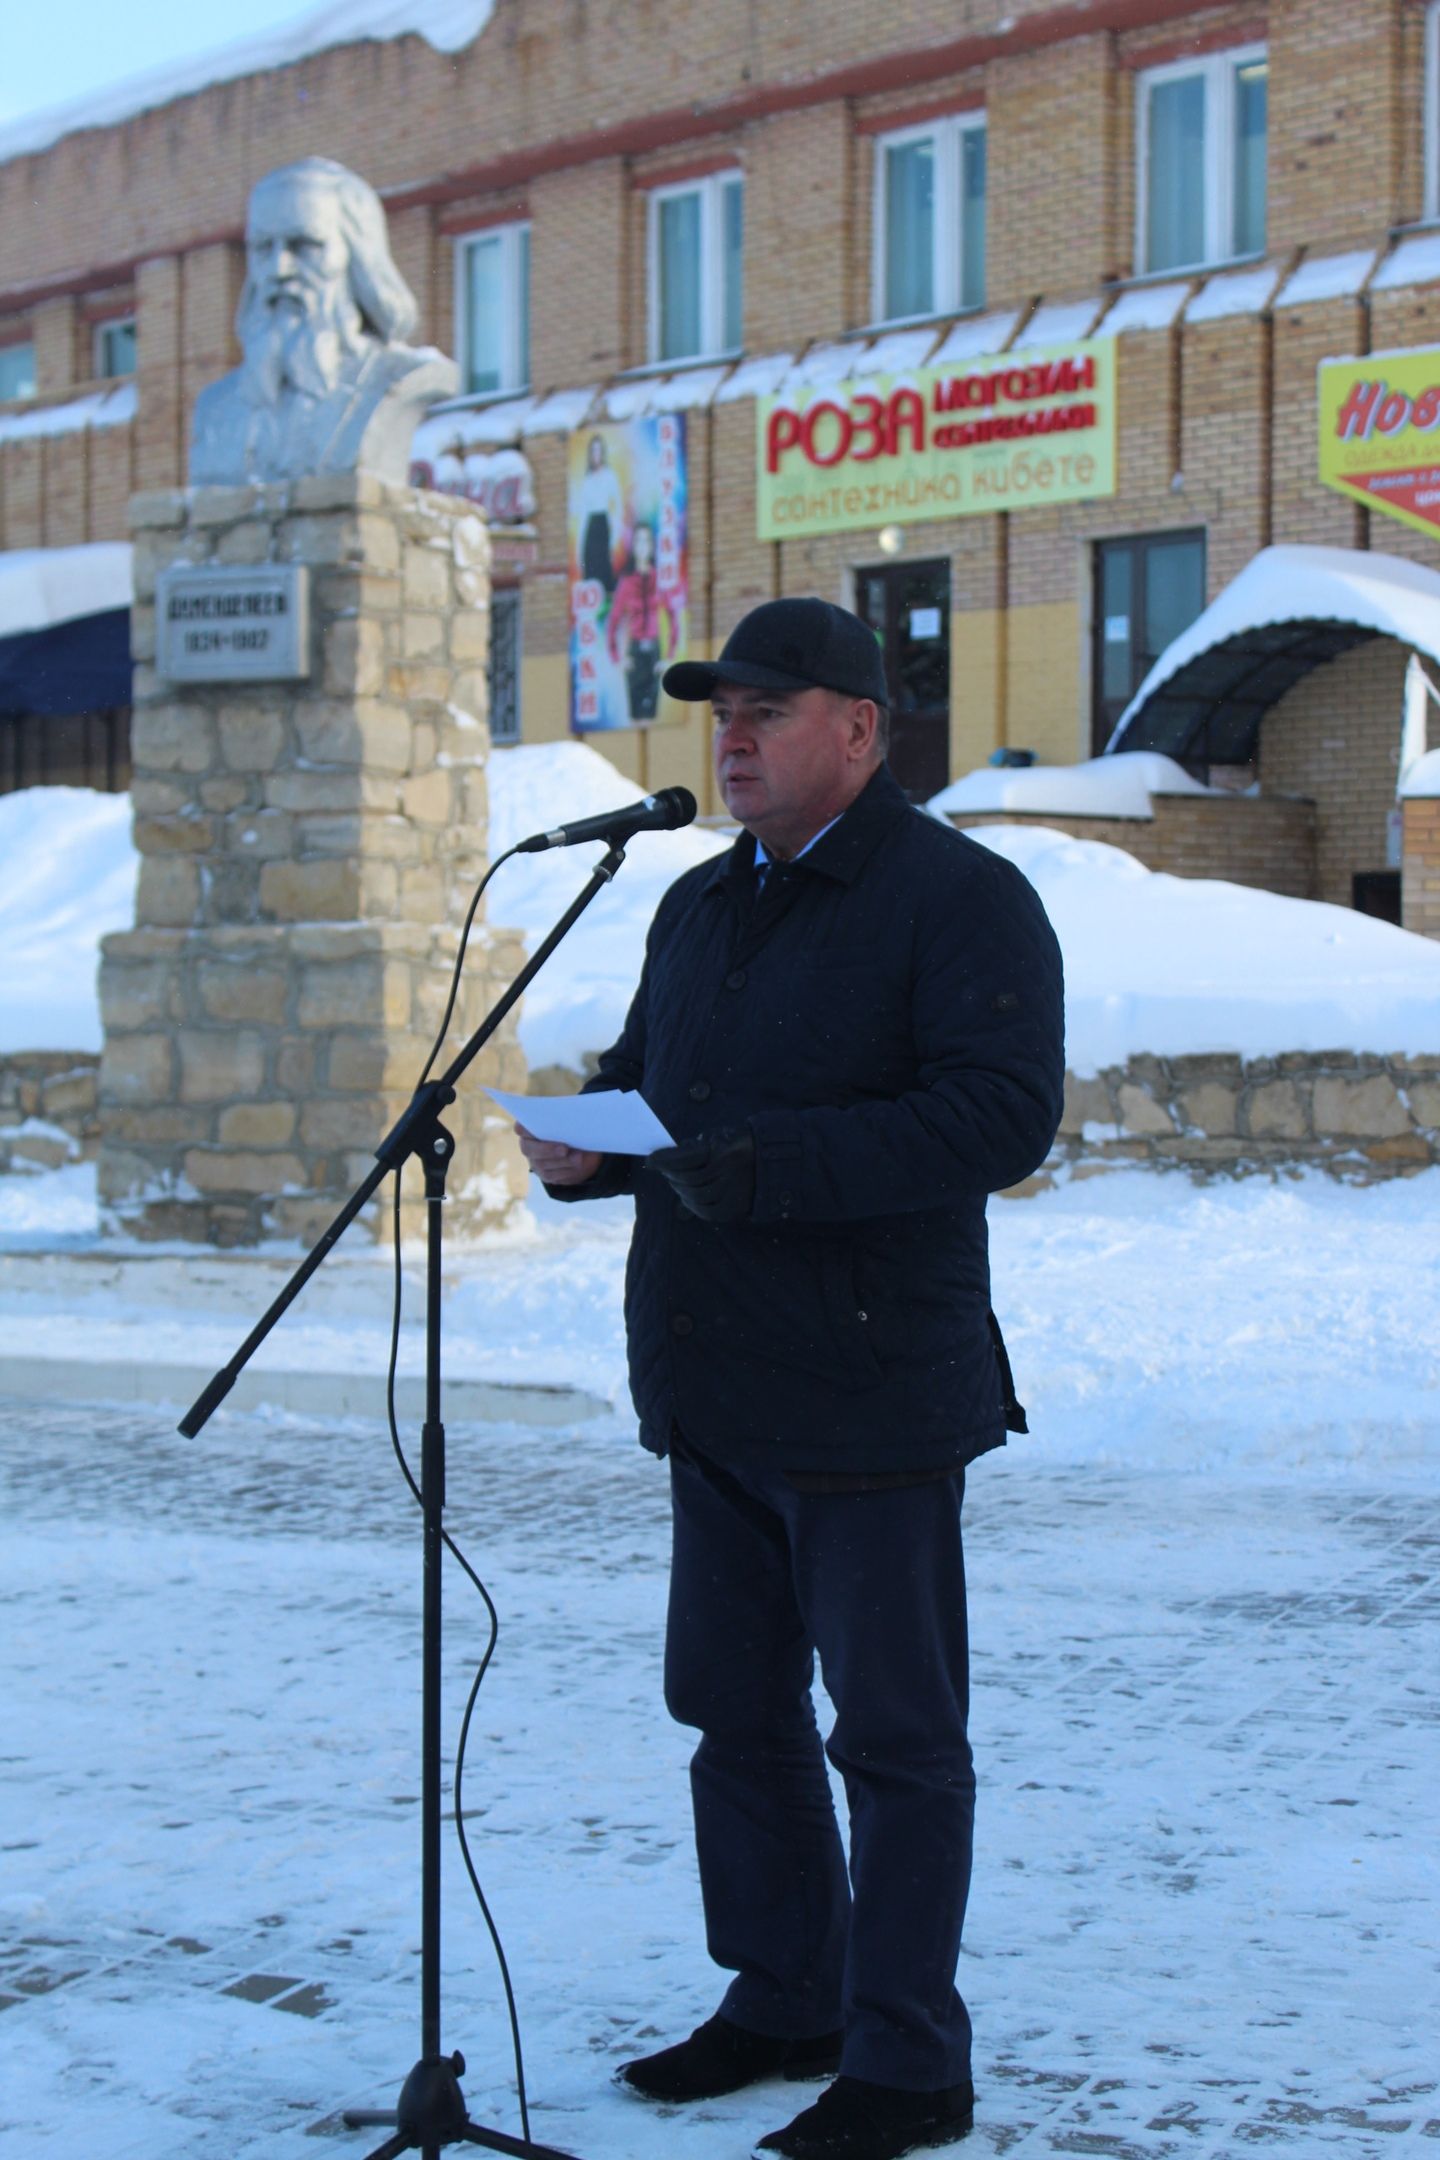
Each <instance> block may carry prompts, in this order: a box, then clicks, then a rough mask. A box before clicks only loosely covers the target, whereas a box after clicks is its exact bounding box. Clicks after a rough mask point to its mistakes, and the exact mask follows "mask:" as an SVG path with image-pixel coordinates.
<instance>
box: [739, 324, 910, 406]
mask: <svg viewBox="0 0 1440 2160" xmlns="http://www.w3.org/2000/svg"><path fill="white" fill-rule="evenodd" d="M938 336H939V332H938V330H937V329H936V326H935V324H934V323H922V324H919V325H912V326H911V327H910V328H909V329H904V330H887V331H884V332H883V333H882V334H881V335H880V336H879V337H876V338H866V337H859V338H837V339H835V340H833V341H827V342H825V343H822V344H817V345H812V346H811V347H810V349H809V351H808V352H805V353H802V354H801V356H800V358H799V359H798V360H797V361H795V362H794V364H793V366H792V367H791V369H790V371H789V373H788V374H787V375H786V377H785V379H784V381H783V382H782V383H781V385H780V390H779V394H780V395H782V396H785V397H790V398H793V397H797V396H800V395H802V394H803V393H804V392H805V391H807V390H820V389H825V388H828V386H829V385H830V384H832V383H842V382H863V381H864V380H865V378H866V377H867V376H870V375H908V374H910V373H911V372H912V370H913V369H915V368H918V367H924V366H925V365H926V364H927V362H928V360H929V358H930V355H931V352H932V351H933V349H934V346H935V341H936V339H937V337H938Z"/></svg>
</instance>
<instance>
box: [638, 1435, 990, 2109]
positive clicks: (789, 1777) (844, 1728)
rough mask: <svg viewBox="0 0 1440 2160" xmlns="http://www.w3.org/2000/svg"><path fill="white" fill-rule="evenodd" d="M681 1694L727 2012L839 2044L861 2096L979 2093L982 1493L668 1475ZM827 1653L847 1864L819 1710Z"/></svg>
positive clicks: (670, 1643)
mask: <svg viewBox="0 0 1440 2160" xmlns="http://www.w3.org/2000/svg"><path fill="white" fill-rule="evenodd" d="M671 1492H672V1498H673V1505H674V1529H675V1545H674V1559H673V1565H672V1572H671V1581H670V1614H669V1626H668V1633H667V1638H666V1649H665V1699H666V1704H667V1706H668V1708H669V1710H670V1713H671V1715H672V1716H673V1717H675V1718H676V1719H678V1720H679V1722H680V1723H681V1724H683V1725H695V1726H698V1727H699V1729H700V1731H701V1734H702V1735H703V1737H702V1739H701V1741H700V1745H699V1747H698V1748H697V1750H696V1752H695V1756H694V1759H693V1762H692V1765H691V1788H692V1792H693V1797H694V1804H695V1844H696V1851H697V1854H698V1857H699V1862H700V1884H701V1892H702V1895H703V1898H704V1905H705V1926H706V1937H707V1941H708V1944H709V1949H710V1955H711V1956H712V1957H713V1958H714V1960H715V1962H716V1963H717V1964H718V1965H721V1966H724V1967H725V1968H726V1969H727V1970H729V1971H733V1972H734V1974H735V1976H736V1977H735V1979H734V1980H733V1981H732V1982H731V1984H730V1987H729V1988H728V1990H727V1991H726V1994H725V1998H724V2001H723V2003H722V2004H721V2008H722V2009H723V2011H724V2013H725V2015H726V2016H727V2017H729V2018H731V2019H732V2020H733V2021H734V2023H735V2024H737V2025H743V2026H745V2027H747V2028H748V2029H750V2030H751V2031H754V2032H764V2033H774V2034H778V2035H783V2036H785V2037H788V2038H796V2039H800V2038H810V2037H812V2036H814V2035H817V2034H820V2033H824V2032H832V2031H835V2030H836V2029H838V2028H841V2027H843V2029H844V2033H845V2052H844V2058H843V2069H844V2071H845V2074H846V2075H848V2076H850V2077H861V2078H868V2079H870V2080H872V2081H873V2082H874V2083H876V2084H881V2085H897V2086H904V2087H907V2088H909V2089H911V2090H913V2091H920V2092H928V2091H933V2090H936V2089H938V2088H940V2087H942V2086H947V2085H958V2084H960V2083H961V2082H962V2081H963V2080H964V2079H966V2078H968V2077H969V2075H970V2019H969V2015H968V2013H967V2011H966V2009H965V2005H964V2003H963V2002H962V2001H961V1999H960V1997H959V1995H958V1993H957V1992H956V1988H955V1966H956V1960H957V1958H958V1956H959V1950H960V1930H961V1925H962V1922H963V1920H964V1917H965V1900H966V1895H967V1893H968V1890H969V1886H970V1853H971V1837H972V1828H973V1822H974V1811H975V1778H974V1772H973V1770H972V1767H971V1758H970V1747H969V1742H968V1740H967V1738H966V1732H965V1722H966V1715H967V1710H968V1697H969V1686H968V1673H969V1646H968V1641H967V1636H966V1626H965V1570H964V1556H963V1551H962V1547H961V1540H960V1508H961V1500H962V1497H963V1492H964V1480H963V1478H962V1477H961V1476H959V1475H957V1476H955V1477H954V1478H947V1479H941V1480H939V1481H937V1482H934V1483H929V1484H923V1485H913V1486H906V1487H903V1488H901V1489H898V1490H893V1489H892V1490H890V1491H881V1492H858V1493H857V1492H844V1493H823V1494H821V1493H800V1492H796V1491H795V1490H794V1488H793V1487H792V1486H791V1485H790V1484H789V1483H788V1482H787V1480H786V1479H785V1478H784V1477H783V1476H782V1475H781V1474H780V1473H778V1472H768V1471H767V1472H756V1471H751V1470H749V1469H745V1470H723V1469H721V1468H720V1467H719V1466H718V1465H717V1464H715V1463H713V1462H710V1461H707V1460H704V1459H702V1458H701V1457H700V1456H698V1455H696V1454H695V1453H694V1452H693V1451H692V1450H690V1449H688V1448H686V1449H684V1451H683V1452H677V1453H676V1454H675V1455H673V1456H672V1459H671ZM816 1651H818V1652H819V1656H820V1668H821V1672H822V1674H823V1676H824V1681H825V1686H826V1689H827V1690H828V1692H829V1695H830V1699H831V1701H832V1702H833V1703H834V1705H835V1712H836V1716H835V1727H834V1730H833V1732H832V1733H831V1735H830V1737H829V1740H828V1741H827V1743H826V1749H825V1752H827V1753H828V1754H829V1757H830V1760H831V1762H832V1763H834V1765H835V1767H836V1769H837V1770H838V1771H839V1773H840V1775H841V1777H842V1778H843V1780H844V1784H845V1791H846V1796H847V1799H848V1802H849V1813H850V1868H849V1875H848V1879H847V1874H846V1866H845V1852H844V1848H843V1846H842V1844H841V1841H840V1834H839V1831H838V1829H837V1826H836V1822H835V1813H834V1809H833V1807H832V1805H831V1799H830V1788H829V1783H828V1780H827V1778H826V1775H825V1763H824V1756H823V1754H822V1751H821V1745H820V1736H819V1732H818V1730H817V1728H816V1723H815V1714H814V1710H813V1708H812V1705H811V1698H810V1683H811V1680H812V1677H813V1675H814V1659H815V1653H816Z"/></svg>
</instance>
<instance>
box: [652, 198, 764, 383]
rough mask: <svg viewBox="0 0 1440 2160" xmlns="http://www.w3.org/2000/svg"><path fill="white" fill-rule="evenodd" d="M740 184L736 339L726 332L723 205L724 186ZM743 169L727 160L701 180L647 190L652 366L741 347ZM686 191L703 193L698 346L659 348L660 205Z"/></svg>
mask: <svg viewBox="0 0 1440 2160" xmlns="http://www.w3.org/2000/svg"><path fill="white" fill-rule="evenodd" d="M730 187H738V188H739V189H740V191H741V192H740V217H741V227H740V230H741V234H742V238H741V242H740V314H741V336H740V339H739V340H738V341H737V342H736V343H735V344H733V345H727V344H726V343H725V342H724V334H725V210H724V191H725V189H726V188H730ZM744 190H745V175H744V172H743V171H742V169H741V168H740V166H738V165H727V166H726V167H725V168H724V170H723V171H722V172H713V173H705V174H704V175H703V176H702V177H701V178H700V179H698V180H677V181H675V182H673V183H672V184H670V185H668V186H665V187H653V188H651V189H650V190H649V191H648V194H647V197H646V204H645V230H646V243H645V261H646V300H645V308H646V316H647V320H648V324H649V336H648V339H647V341H646V348H645V350H646V357H647V359H648V361H649V363H650V364H651V365H652V366H655V367H659V366H674V367H688V366H689V365H690V363H691V362H692V361H694V360H725V359H729V358H731V357H732V356H733V355H734V354H736V353H738V352H740V351H741V349H742V347H743V343H744V314H745V242H744V238H743V234H744V230H745V226H744V218H745V193H744ZM682 195H698V196H699V197H700V350H699V351H698V352H693V353H668V354H665V355H664V356H662V354H661V351H660V205H661V204H662V203H665V202H675V201H677V200H678V199H679V197H681V196H682Z"/></svg>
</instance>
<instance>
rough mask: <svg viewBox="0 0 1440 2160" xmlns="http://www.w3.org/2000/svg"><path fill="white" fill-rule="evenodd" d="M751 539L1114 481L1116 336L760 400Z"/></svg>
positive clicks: (1072, 492) (914, 516) (1053, 498)
mask: <svg viewBox="0 0 1440 2160" xmlns="http://www.w3.org/2000/svg"><path fill="white" fill-rule="evenodd" d="M756 418H757V445H756V456H757V471H756V488H755V500H756V524H757V529H758V532H759V537H760V538H761V539H762V540H799V539H805V538H807V537H808V536H809V535H810V534H812V533H831V532H854V531H858V530H862V529H864V528H866V527H873V526H877V525H903V524H914V523H916V522H917V521H919V520H920V519H922V518H925V519H929V518H947V517H973V516H978V515H981V514H983V513H984V512H986V511H989V510H1026V509H1031V508H1037V507H1039V506H1040V505H1042V504H1054V503H1067V502H1083V501H1086V500H1088V499H1089V498H1091V497H1093V496H1098V495H1113V494H1114V493H1115V340H1114V339H1113V338H1092V339H1089V340H1087V341H1086V342H1084V343H1082V344H1078V345H1046V346H1036V347H1034V348H1033V349H1031V350H1028V351H1023V352H1013V353H1000V354H995V355H993V356H987V357H983V358H975V359H970V360H966V361H964V362H962V363H960V364H959V365H957V366H954V367H927V368H916V369H913V370H911V371H910V372H909V373H907V374H904V375H894V376H891V375H867V376H864V377H862V378H860V379H859V380H856V381H852V382H839V383H831V382H827V383H820V384H816V385H813V386H807V385H804V384H803V383H802V384H801V385H800V386H799V387H797V388H794V389H793V390H792V389H786V390H785V391H784V392H782V394H781V395H780V396H778V397H770V398H761V399H760V400H759V401H758V403H757V413H756Z"/></svg>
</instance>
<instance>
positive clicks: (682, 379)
mask: <svg viewBox="0 0 1440 2160" xmlns="http://www.w3.org/2000/svg"><path fill="white" fill-rule="evenodd" d="M729 373H730V365H729V362H728V361H727V362H726V363H725V365H724V366H722V367H699V368H685V369H684V370H683V371H682V372H681V373H680V374H678V375H667V376H665V377H664V379H663V380H662V381H660V382H657V383H655V384H654V385H653V386H652V388H651V392H650V404H649V407H648V408H647V409H648V410H649V411H650V412H657V413H662V412H698V411H699V410H700V409H701V407H702V406H705V405H710V404H713V403H714V401H715V398H716V395H717V394H718V392H719V389H720V385H721V384H722V383H723V382H724V380H725V378H726V376H727V375H728V374H729Z"/></svg>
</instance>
